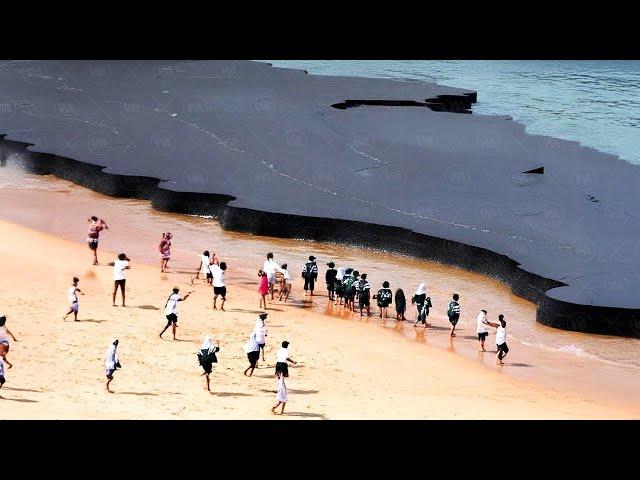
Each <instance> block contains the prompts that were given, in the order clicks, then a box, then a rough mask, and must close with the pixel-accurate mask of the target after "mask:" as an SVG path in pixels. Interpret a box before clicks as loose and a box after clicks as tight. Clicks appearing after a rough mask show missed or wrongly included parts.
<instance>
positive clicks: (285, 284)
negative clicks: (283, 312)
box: [278, 263, 293, 303]
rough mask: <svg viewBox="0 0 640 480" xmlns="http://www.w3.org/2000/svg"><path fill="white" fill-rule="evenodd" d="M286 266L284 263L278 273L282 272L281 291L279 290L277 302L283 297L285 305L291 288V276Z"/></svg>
mask: <svg viewBox="0 0 640 480" xmlns="http://www.w3.org/2000/svg"><path fill="white" fill-rule="evenodd" d="M287 267H288V265H287V264H286V263H283V264H282V267H281V268H280V272H282V289H281V290H280V297H279V298H278V301H281V300H282V295H284V296H285V297H284V301H285V303H286V302H287V300H288V299H289V294H290V293H291V287H292V286H293V284H292V282H291V274H290V273H289V269H288V268H287Z"/></svg>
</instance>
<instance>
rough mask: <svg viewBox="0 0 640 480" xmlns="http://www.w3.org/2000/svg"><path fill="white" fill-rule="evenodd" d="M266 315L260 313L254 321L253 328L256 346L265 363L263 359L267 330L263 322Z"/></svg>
mask: <svg viewBox="0 0 640 480" xmlns="http://www.w3.org/2000/svg"><path fill="white" fill-rule="evenodd" d="M267 315H268V313H261V314H260V315H258V319H257V320H256V324H255V325H254V327H253V332H254V333H255V334H256V342H258V346H259V347H260V350H261V351H262V361H263V362H266V360H265V359H264V346H265V344H266V343H267V329H266V327H265V320H266V319H267Z"/></svg>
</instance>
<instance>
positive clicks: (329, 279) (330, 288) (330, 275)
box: [324, 262, 338, 302]
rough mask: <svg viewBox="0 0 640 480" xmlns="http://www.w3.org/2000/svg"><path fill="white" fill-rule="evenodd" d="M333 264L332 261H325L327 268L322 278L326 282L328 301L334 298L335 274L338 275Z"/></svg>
mask: <svg viewBox="0 0 640 480" xmlns="http://www.w3.org/2000/svg"><path fill="white" fill-rule="evenodd" d="M335 266H336V264H335V263H333V262H329V263H327V267H329V268H328V269H327V272H326V273H325V274H324V279H325V282H326V283H327V294H328V295H329V302H333V301H334V300H335V291H336V275H338V271H337V270H336V269H335V268H334V267H335Z"/></svg>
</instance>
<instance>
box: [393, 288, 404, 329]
mask: <svg viewBox="0 0 640 480" xmlns="http://www.w3.org/2000/svg"><path fill="white" fill-rule="evenodd" d="M394 300H395V304H396V320H397V321H400V320H402V321H403V322H404V321H405V320H406V318H404V312H406V311H407V299H406V297H405V296H404V291H403V290H402V289H401V288H399V289H397V290H396V294H395V297H394Z"/></svg>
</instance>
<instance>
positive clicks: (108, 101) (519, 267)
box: [0, 61, 640, 337]
mask: <svg viewBox="0 0 640 480" xmlns="http://www.w3.org/2000/svg"><path fill="white" fill-rule="evenodd" d="M480 93H482V92H480ZM475 101H476V94H475V92H473V91H470V90H463V89H458V88H450V87H445V86H441V85H437V84H430V83H422V82H415V81H406V82H401V81H394V80H384V79H365V78H349V77H323V76H314V75H308V74H306V73H305V72H304V71H301V70H291V69H281V68H274V67H272V66H270V65H268V64H265V63H258V62H243V61H239V62H231V61H223V62H218V61H198V62H178V61H140V62H137V61H108V62H107V61H100V62H88V61H62V62H59V61H38V62H35V61H4V62H0V134H3V135H5V139H4V142H3V146H2V148H3V152H2V154H3V161H4V160H6V158H7V156H8V155H10V154H11V153H12V152H14V151H16V152H21V155H20V157H21V158H22V159H23V160H24V161H25V162H26V163H27V166H28V167H29V168H31V169H32V170H34V171H37V172H40V173H54V174H56V175H58V176H60V177H63V178H68V179H70V180H73V181H75V182H77V183H80V184H83V185H86V186H88V187H90V188H93V189H95V190H98V191H101V192H104V193H108V194H111V195H117V196H125V197H137V198H147V199H150V200H151V201H152V203H153V205H154V206H155V207H156V208H159V209H163V210H169V211H178V212H185V213H195V214H209V215H216V216H218V218H219V219H220V221H221V223H222V225H223V226H224V227H225V228H229V229H234V230H239V231H247V232H254V233H260V234H269V235H277V236H294V237H299V238H300V237H309V238H315V239H318V240H329V241H341V242H342V241H348V242H352V243H355V244H361V245H367V246H372V247H375V248H384V249H388V250H394V251H398V252H401V253H407V254H412V255H419V256H421V257H424V258H428V259H432V260H436V261H440V262H444V263H449V264H454V265H459V266H462V267H464V268H467V269H470V270H474V271H478V272H481V273H484V274H487V275H491V276H494V277H496V278H499V279H501V280H502V281H504V282H506V283H507V284H509V285H510V286H511V287H512V289H513V291H514V292H515V293H516V294H517V295H520V296H523V297H525V298H528V299H531V300H532V301H534V302H536V304H537V305H538V311H537V319H538V321H540V322H542V323H545V324H547V325H551V326H554V327H560V328H565V329H570V330H579V331H587V332H598V333H607V334H615V335H627V336H636V337H640V310H639V309H640V296H639V295H638V292H639V291H640V288H639V287H640V275H639V271H640V269H639V267H640V235H639V233H640V208H639V207H638V202H637V193H636V192H637V187H638V185H640V181H639V180H640V176H639V169H638V167H637V166H635V165H631V164H629V163H627V162H625V161H623V160H620V159H619V158H617V157H615V156H613V155H608V154H604V153H601V152H598V151H596V150H593V149H590V148H586V147H582V146H580V145H579V144H577V143H575V142H568V141H564V140H558V139H554V138H550V137H545V136H538V135H529V134H526V133H525V132H524V127H523V126H522V125H521V124H519V123H517V122H514V121H512V120H511V119H510V118H509V117H507V116H484V115H474V114H471V115H470V114H468V113H469V112H470V109H471V104H472V103H473V102H475ZM25 144H27V145H29V146H28V147H27V148H28V151H29V153H27V152H26V151H25ZM102 167H105V168H104V169H103V168H102ZM523 172H531V173H523ZM496 308H499V306H496Z"/></svg>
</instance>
